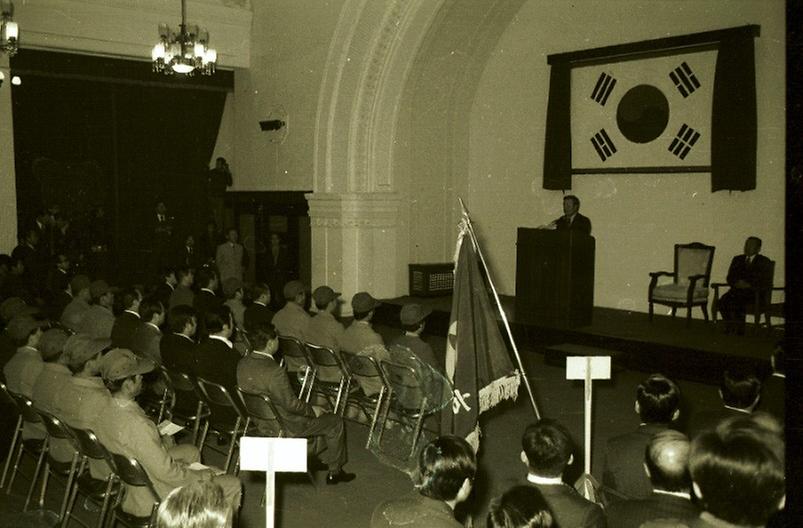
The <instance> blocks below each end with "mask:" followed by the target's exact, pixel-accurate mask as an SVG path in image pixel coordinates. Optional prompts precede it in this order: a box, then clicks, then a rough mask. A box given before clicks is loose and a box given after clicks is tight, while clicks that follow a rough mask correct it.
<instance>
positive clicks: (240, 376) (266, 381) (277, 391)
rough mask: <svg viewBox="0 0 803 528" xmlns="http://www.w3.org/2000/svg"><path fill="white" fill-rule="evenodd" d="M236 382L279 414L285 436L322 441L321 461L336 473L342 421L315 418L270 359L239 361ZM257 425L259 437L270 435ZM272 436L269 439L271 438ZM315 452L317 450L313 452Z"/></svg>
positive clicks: (342, 449)
mask: <svg viewBox="0 0 803 528" xmlns="http://www.w3.org/2000/svg"><path fill="white" fill-rule="evenodd" d="M237 380H238V382H239V384H240V387H241V388H242V389H243V390H246V391H249V392H257V393H261V394H267V395H268V396H269V397H270V399H271V401H273V403H274V405H276V408H277V410H278V412H279V415H280V416H281V418H282V423H283V425H284V426H285V428H286V429H287V431H286V432H287V434H288V436H292V437H298V438H305V437H306V438H309V437H318V438H320V437H323V438H324V439H325V442H326V451H325V452H324V453H322V454H321V456H320V459H321V461H322V462H323V463H324V464H326V465H327V466H328V467H329V470H330V471H332V472H337V471H339V470H340V468H341V467H342V466H343V464H344V463H345V462H346V438H345V431H344V429H343V419H342V418H340V417H339V416H336V415H334V414H331V413H326V414H322V415H321V416H318V417H316V416H315V412H314V411H313V410H312V406H311V405H310V404H309V403H307V402H305V401H303V400H299V399H298V398H297V397H296V394H295V391H293V388H292V387H291V386H290V380H289V379H288V377H287V369H285V368H284V367H282V366H279V364H278V363H277V362H276V361H275V360H274V359H273V358H271V357H266V356H258V355H255V354H251V355H248V356H246V357H245V358H243V359H242V360H241V361H240V364H239V366H238V367H237ZM264 425H265V424H259V423H258V424H257V428H258V430H260V433H261V434H265V433H268V434H271V432H270V430H269V429H267V430H265V429H264ZM271 436H272V435H271ZM316 452H319V449H316Z"/></svg>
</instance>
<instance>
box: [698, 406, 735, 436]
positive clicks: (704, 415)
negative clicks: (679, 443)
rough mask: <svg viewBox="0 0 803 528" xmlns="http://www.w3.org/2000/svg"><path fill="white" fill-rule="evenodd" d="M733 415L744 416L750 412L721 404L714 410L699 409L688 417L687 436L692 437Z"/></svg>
mask: <svg viewBox="0 0 803 528" xmlns="http://www.w3.org/2000/svg"><path fill="white" fill-rule="evenodd" d="M735 416H736V417H745V416H750V413H746V412H740V411H736V410H734V409H728V408H727V407H724V406H723V407H721V408H719V409H716V410H708V411H700V412H698V413H696V414H693V415H692V416H691V418H690V419H689V423H688V425H687V426H686V430H687V431H688V435H689V438H692V439H693V438H694V437H695V436H697V435H698V434H699V433H701V432H702V431H704V430H706V429H713V428H714V427H716V425H717V424H718V423H719V422H721V421H722V420H725V419H727V418H733V417H735Z"/></svg>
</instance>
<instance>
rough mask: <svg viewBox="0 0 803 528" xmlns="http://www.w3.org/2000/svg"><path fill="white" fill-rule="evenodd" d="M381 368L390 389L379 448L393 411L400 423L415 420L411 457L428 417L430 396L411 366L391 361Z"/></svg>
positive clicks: (381, 362)
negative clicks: (386, 424) (390, 413)
mask: <svg viewBox="0 0 803 528" xmlns="http://www.w3.org/2000/svg"><path fill="white" fill-rule="evenodd" d="M379 367H380V368H381V369H382V373H383V374H384V375H385V381H386V382H387V384H388V387H389V388H390V391H389V394H388V398H387V404H386V405H385V414H384V417H383V418H382V426H381V427H380V428H379V433H378V437H377V446H378V447H381V445H382V433H383V432H384V430H385V427H384V426H385V423H387V420H388V415H389V412H390V410H391V409H393V411H394V413H395V415H396V416H397V417H398V418H399V421H403V420H404V419H410V420H413V422H412V424H411V425H412V426H413V437H412V445H411V446H410V456H413V455H414V454H415V448H416V446H417V445H418V437H419V435H420V434H421V427H422V425H423V422H424V417H425V416H426V409H427V401H428V396H427V393H426V391H425V390H424V387H423V383H422V380H421V376H420V374H419V373H418V371H416V369H414V368H413V367H411V366H409V365H401V364H398V363H393V362H391V361H380V362H379Z"/></svg>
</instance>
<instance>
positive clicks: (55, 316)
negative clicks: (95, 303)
mask: <svg viewBox="0 0 803 528" xmlns="http://www.w3.org/2000/svg"><path fill="white" fill-rule="evenodd" d="M71 302H72V295H70V294H69V293H67V291H66V290H62V291H60V292H57V293H56V295H54V296H53V300H52V301H51V302H50V305H49V310H48V317H50V320H51V321H55V322H58V321H60V320H61V314H62V313H64V309H65V308H66V307H67V305H68V304H70V303H71Z"/></svg>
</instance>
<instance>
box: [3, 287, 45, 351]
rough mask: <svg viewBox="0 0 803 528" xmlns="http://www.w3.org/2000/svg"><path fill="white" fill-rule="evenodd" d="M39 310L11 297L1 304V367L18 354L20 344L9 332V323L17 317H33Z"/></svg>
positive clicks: (17, 298)
mask: <svg viewBox="0 0 803 528" xmlns="http://www.w3.org/2000/svg"><path fill="white" fill-rule="evenodd" d="M36 313H38V310H37V309H36V308H34V307H33V306H28V305H27V304H26V303H25V301H23V300H22V299H20V298H19V297H11V298H9V299H6V300H5V301H3V302H2V303H1V304H0V322H1V323H2V325H3V331H2V332H0V365H5V364H6V363H8V360H9V359H11V357H12V356H13V355H14V354H15V353H16V352H17V347H18V346H19V344H18V343H17V340H16V339H14V338H13V337H12V336H11V334H10V333H9V330H8V323H9V322H10V321H11V320H12V319H14V318H15V317H22V316H28V317H30V316H33V315H35V314H36Z"/></svg>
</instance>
